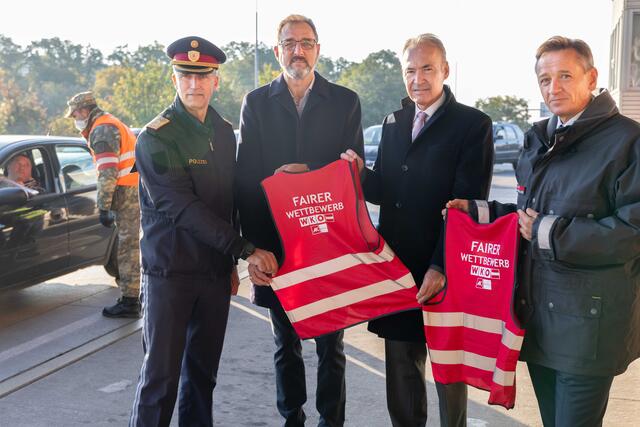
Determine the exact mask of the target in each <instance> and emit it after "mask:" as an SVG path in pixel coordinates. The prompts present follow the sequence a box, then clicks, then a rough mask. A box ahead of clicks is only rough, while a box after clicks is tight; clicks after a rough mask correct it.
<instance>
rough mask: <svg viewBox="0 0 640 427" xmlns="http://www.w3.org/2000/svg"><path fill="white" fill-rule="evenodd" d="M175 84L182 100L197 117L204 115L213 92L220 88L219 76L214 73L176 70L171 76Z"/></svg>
mask: <svg viewBox="0 0 640 427" xmlns="http://www.w3.org/2000/svg"><path fill="white" fill-rule="evenodd" d="M171 80H172V81H173V86H174V87H175V88H176V92H178V96H179V97H180V101H182V104H183V105H184V107H185V108H186V109H187V111H188V112H189V113H191V114H192V115H193V116H195V117H197V118H202V120H204V117H205V116H206V113H207V107H208V106H209V101H211V97H212V96H213V93H214V92H215V91H216V90H217V89H218V76H217V75H216V74H215V71H214V72H212V73H183V72H181V71H174V72H173V75H172V76H171Z"/></svg>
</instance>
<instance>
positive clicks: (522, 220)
mask: <svg viewBox="0 0 640 427" xmlns="http://www.w3.org/2000/svg"><path fill="white" fill-rule="evenodd" d="M518 217H519V218H518V224H520V234H521V235H522V237H524V238H525V239H527V240H528V241H531V238H532V236H533V223H534V222H535V221H536V218H537V217H538V212H536V211H534V210H533V209H531V208H527V210H526V211H523V210H522V209H518Z"/></svg>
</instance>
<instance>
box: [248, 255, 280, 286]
mask: <svg viewBox="0 0 640 427" xmlns="http://www.w3.org/2000/svg"><path fill="white" fill-rule="evenodd" d="M247 262H248V263H249V268H248V271H249V276H250V278H251V282H253V283H254V284H256V285H260V286H269V284H270V283H271V275H273V274H275V273H276V272H277V271H278V262H277V261H276V257H275V256H274V255H273V254H272V253H271V252H269V251H265V250H264V249H258V248H256V250H255V251H254V252H253V253H252V254H251V255H250V256H249V257H247Z"/></svg>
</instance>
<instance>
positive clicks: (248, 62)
mask: <svg viewBox="0 0 640 427" xmlns="http://www.w3.org/2000/svg"><path fill="white" fill-rule="evenodd" d="M222 50H223V51H224V52H225V53H226V54H227V62H226V63H224V64H223V65H222V66H221V67H220V74H219V75H220V89H219V90H218V91H217V92H216V93H215V94H214V95H213V100H212V105H213V106H214V108H215V109H216V110H217V111H218V113H220V115H221V116H222V117H224V118H225V119H227V120H229V121H230V122H231V123H232V124H233V126H234V127H238V122H239V118H240V107H241V105H242V100H243V99H244V96H245V95H246V94H247V93H249V92H250V91H252V90H253V89H254V75H253V74H254V69H255V64H254V58H255V46H254V45H253V44H252V43H248V42H231V43H229V44H227V45H225V46H223V47H222ZM258 59H259V64H260V67H259V75H258V82H259V84H260V85H262V84H267V83H268V82H269V81H270V80H271V79H270V77H271V78H272V77H273V76H274V75H276V76H277V72H276V73H274V71H275V70H279V69H280V65H279V64H278V61H277V60H276V59H275V57H274V55H273V51H272V50H271V48H269V47H268V46H267V45H265V44H264V43H259V44H258Z"/></svg>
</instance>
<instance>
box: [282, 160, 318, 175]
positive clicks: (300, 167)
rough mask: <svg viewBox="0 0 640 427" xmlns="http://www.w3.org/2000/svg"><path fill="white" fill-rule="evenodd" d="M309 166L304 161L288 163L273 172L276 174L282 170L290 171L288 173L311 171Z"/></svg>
mask: <svg viewBox="0 0 640 427" xmlns="http://www.w3.org/2000/svg"><path fill="white" fill-rule="evenodd" d="M309 170H310V169H309V166H308V165H306V164H304V163H288V164H286V165H282V166H280V167H279V168H278V169H276V170H275V172H274V173H273V174H274V175H275V174H277V173H280V172H288V173H302V172H309Z"/></svg>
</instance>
